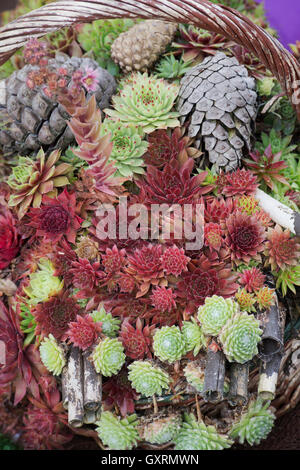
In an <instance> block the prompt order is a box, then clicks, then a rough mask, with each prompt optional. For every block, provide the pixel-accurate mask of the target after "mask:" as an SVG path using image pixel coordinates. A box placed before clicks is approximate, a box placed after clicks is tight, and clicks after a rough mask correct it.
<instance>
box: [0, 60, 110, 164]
mask: <svg viewBox="0 0 300 470" xmlns="http://www.w3.org/2000/svg"><path fill="white" fill-rule="evenodd" d="M48 64H49V68H50V69H51V70H53V71H55V70H58V69H59V68H60V67H63V68H64V69H66V70H67V76H66V77H65V78H66V79H67V80H68V82H70V80H71V75H72V74H73V72H75V71H76V70H78V69H82V70H87V69H93V70H95V69H97V70H98V71H99V83H98V85H97V89H96V91H95V92H92V93H88V94H87V96H88V97H89V96H91V94H95V96H96V100H97V103H98V106H99V108H100V109H104V108H106V107H108V105H109V100H110V98H111V96H112V94H113V93H114V92H115V90H116V82H115V79H114V78H113V77H112V76H111V75H110V74H109V73H108V72H107V71H106V70H104V69H102V68H101V67H99V66H98V64H97V62H95V61H94V60H92V59H87V58H84V59H82V58H78V57H72V58H68V59H67V60H66V56H65V55H64V54H58V55H57V56H56V58H55V59H50V60H49V63H48ZM36 69H37V67H35V66H32V65H25V67H23V68H22V69H21V70H18V71H15V72H14V73H13V74H12V75H11V76H10V77H9V78H8V79H7V81H6V89H5V98H4V99H3V100H2V102H1V103H0V113H1V115H4V116H5V117H6V119H7V123H6V124H5V125H4V126H2V128H1V130H0V146H2V147H3V153H4V154H6V155H10V154H14V153H20V154H23V155H25V154H29V153H31V152H32V151H34V150H38V149H39V148H40V147H43V148H44V150H52V149H54V148H59V149H64V148H66V147H67V146H68V145H69V144H70V143H71V142H72V140H73V134H72V132H71V130H70V129H69V127H68V126H67V120H68V117H69V115H68V113H67V112H66V111H65V109H64V107H63V106H62V105H60V104H58V103H57V101H56V99H55V98H50V97H48V96H47V95H46V94H45V93H44V91H43V87H44V85H41V86H38V87H36V88H34V89H29V88H28V86H27V84H26V81H27V77H28V73H29V72H30V71H32V70H36Z"/></svg>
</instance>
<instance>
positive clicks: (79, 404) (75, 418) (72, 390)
mask: <svg viewBox="0 0 300 470" xmlns="http://www.w3.org/2000/svg"><path fill="white" fill-rule="evenodd" d="M83 417H84V409H83V367H82V356H81V351H80V350H79V349H78V348H76V347H74V346H73V347H72V348H71V352H70V356H69V362H68V421H69V424H70V426H72V427H74V428H78V427H80V426H82V424H83Z"/></svg>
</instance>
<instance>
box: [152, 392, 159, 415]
mask: <svg viewBox="0 0 300 470" xmlns="http://www.w3.org/2000/svg"><path fill="white" fill-rule="evenodd" d="M152 398H153V409H154V414H156V413H158V405H157V401H156V396H155V394H154V395H153V397H152Z"/></svg>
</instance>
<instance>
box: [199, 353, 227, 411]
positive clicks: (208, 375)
mask: <svg viewBox="0 0 300 470" xmlns="http://www.w3.org/2000/svg"><path fill="white" fill-rule="evenodd" d="M224 380H225V356H224V354H223V353H222V351H216V352H215V351H212V350H211V349H208V351H207V356H206V367H205V374H204V387H203V398H204V399H205V400H206V401H210V402H218V401H221V400H222V399H223V394H224Z"/></svg>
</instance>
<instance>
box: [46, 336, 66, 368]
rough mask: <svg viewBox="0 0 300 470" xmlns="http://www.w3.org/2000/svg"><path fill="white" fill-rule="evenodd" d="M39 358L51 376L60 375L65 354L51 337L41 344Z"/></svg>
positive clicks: (64, 362)
mask: <svg viewBox="0 0 300 470" xmlns="http://www.w3.org/2000/svg"><path fill="white" fill-rule="evenodd" d="M40 356H41V360H42V362H43V364H44V366H45V367H46V368H47V369H48V370H49V372H52V374H53V375H60V374H61V372H62V370H63V368H64V366H65V364H66V359H65V354H64V350H63V348H62V347H61V346H60V345H59V344H58V343H57V341H56V339H55V338H54V336H53V335H51V334H50V335H49V336H48V337H47V338H44V339H43V341H42V342H41V345H40Z"/></svg>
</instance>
